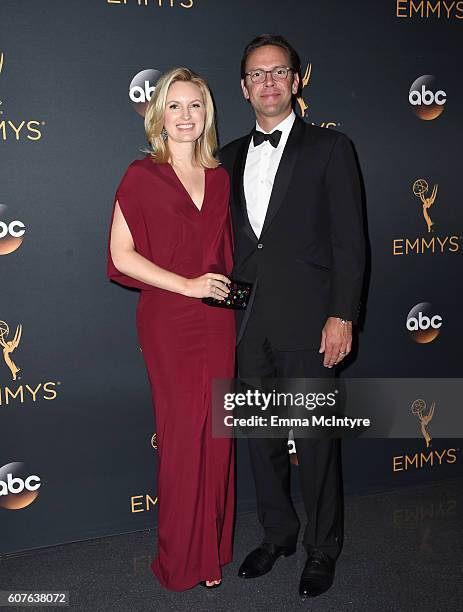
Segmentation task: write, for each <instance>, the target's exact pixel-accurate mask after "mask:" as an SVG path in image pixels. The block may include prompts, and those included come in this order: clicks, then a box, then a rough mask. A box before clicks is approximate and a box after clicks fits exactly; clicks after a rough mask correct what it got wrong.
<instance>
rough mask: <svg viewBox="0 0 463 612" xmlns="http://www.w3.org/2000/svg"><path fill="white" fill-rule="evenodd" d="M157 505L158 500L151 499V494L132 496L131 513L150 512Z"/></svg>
mask: <svg viewBox="0 0 463 612" xmlns="http://www.w3.org/2000/svg"><path fill="white" fill-rule="evenodd" d="M157 503H158V498H157V497H154V498H153V497H151V495H150V494H149V493H145V495H132V497H131V498H130V511H131V513H132V514H135V513H137V512H149V511H150V510H151V508H154V506H155V505H156V504H157Z"/></svg>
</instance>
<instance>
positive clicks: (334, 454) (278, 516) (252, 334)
mask: <svg viewBox="0 0 463 612" xmlns="http://www.w3.org/2000/svg"><path fill="white" fill-rule="evenodd" d="M261 321H262V319H261V317H259V309H258V305H257V304H255V306H254V308H253V311H252V313H251V316H250V319H249V321H248V324H247V326H246V329H245V332H244V335H243V337H242V340H241V342H240V343H239V344H238V349H237V351H238V375H239V377H240V378H241V379H244V378H254V377H255V378H259V377H269V378H271V377H276V378H326V377H332V376H334V369H333V368H331V369H330V368H325V367H324V366H323V354H321V353H319V352H318V350H316V349H312V350H295V351H281V350H278V349H276V348H275V346H273V345H272V342H271V341H270V340H269V338H268V333H266V332H268V330H266V329H265V325H264V324H263V323H262V322H261ZM320 333H321V330H320ZM248 443H249V451H250V456H251V464H252V470H253V475H254V481H255V485H256V497H257V512H258V517H259V521H260V523H261V525H262V527H263V529H264V533H265V537H264V541H266V542H271V543H273V544H277V545H280V546H285V547H289V548H292V547H294V546H295V545H296V542H297V537H298V532H299V527H300V523H299V519H298V517H297V514H296V512H295V510H294V506H293V503H292V500H291V495H290V457H289V454H288V441H287V439H285V438H249V439H248ZM295 445H296V452H297V457H298V461H299V467H298V468H297V469H298V470H299V477H300V485H301V491H302V497H303V501H304V506H305V511H306V515H307V525H306V527H305V530H304V537H303V544H304V547H305V548H306V550H307V552H309V551H310V549H311V548H317V549H319V550H321V551H323V552H324V553H325V554H327V555H328V556H329V557H331V558H333V559H336V558H337V557H338V555H339V553H340V550H341V546H342V540H343V499H342V483H341V471H340V466H341V447H340V440H339V439H314V438H296V436H295Z"/></svg>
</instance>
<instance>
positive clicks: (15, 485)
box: [0, 462, 42, 510]
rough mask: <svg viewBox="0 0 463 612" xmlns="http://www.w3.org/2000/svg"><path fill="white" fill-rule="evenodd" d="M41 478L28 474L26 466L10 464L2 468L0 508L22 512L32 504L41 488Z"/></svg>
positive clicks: (0, 473) (0, 476) (0, 472)
mask: <svg viewBox="0 0 463 612" xmlns="http://www.w3.org/2000/svg"><path fill="white" fill-rule="evenodd" d="M41 484H42V483H41V482H40V477H39V476H37V475H36V474H28V472H27V471H26V470H25V469H24V464H23V463H20V462H14V463H8V464H6V465H4V466H3V467H2V468H0V506H2V507H3V508H7V509H8V510H20V509H21V508H25V507H26V506H29V505H30V504H32V502H33V501H35V499H36V498H37V496H38V489H39V488H40V486H41Z"/></svg>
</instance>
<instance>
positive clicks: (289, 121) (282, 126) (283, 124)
mask: <svg viewBox="0 0 463 612" xmlns="http://www.w3.org/2000/svg"><path fill="white" fill-rule="evenodd" d="M295 119H296V114H295V113H294V111H293V110H292V111H291V113H290V114H289V115H288V116H287V117H286V119H283V121H280V123H279V124H278V125H276V126H275V127H274V128H273V130H271V132H274V131H275V130H280V131H281V133H282V134H281V137H282V140H285V139H286V138H287V137H288V135H289V133H290V131H291V128H292V127H293V123H294V121H295ZM256 130H259V131H260V132H264V134H271V132H266V131H265V130H263V129H262V128H261V127H260V125H259V124H258V122H257V121H256Z"/></svg>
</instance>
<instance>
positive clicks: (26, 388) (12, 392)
mask: <svg viewBox="0 0 463 612" xmlns="http://www.w3.org/2000/svg"><path fill="white" fill-rule="evenodd" d="M11 335H12V334H11V330H10V327H9V325H8V323H6V322H5V321H0V349H1V350H2V355H3V361H4V362H5V365H6V366H7V368H8V370H9V371H10V375H11V378H12V379H13V381H16V380H19V379H20V378H21V377H20V376H18V372H20V371H21V368H19V367H18V366H17V365H16V363H15V361H13V358H12V356H11V355H12V353H13V352H14V351H15V350H16V349H17V348H18V346H19V344H20V342H21V336H22V325H17V326H16V330H15V333H14V335H13V337H12V338H11ZM58 385H60V383H59V382H53V381H48V382H44V383H38V384H37V385H35V386H31V385H28V384H20V385H19V386H18V387H17V388H15V389H12V388H11V387H8V386H6V387H0V406H8V405H9V404H10V403H11V402H12V401H13V400H18V401H19V402H20V403H21V404H24V403H25V402H26V400H28V399H29V398H31V399H32V401H33V402H36V401H37V399H39V398H40V397H41V398H42V399H44V400H54V399H56V398H57V396H58V394H57V392H56V390H55V387H57V386H58Z"/></svg>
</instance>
